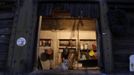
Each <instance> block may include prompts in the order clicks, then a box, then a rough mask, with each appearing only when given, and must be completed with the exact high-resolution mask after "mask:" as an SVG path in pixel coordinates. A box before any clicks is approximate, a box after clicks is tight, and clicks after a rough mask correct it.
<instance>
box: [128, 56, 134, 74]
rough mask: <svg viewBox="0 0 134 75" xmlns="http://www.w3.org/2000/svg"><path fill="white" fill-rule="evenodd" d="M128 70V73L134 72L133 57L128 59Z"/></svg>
mask: <svg viewBox="0 0 134 75" xmlns="http://www.w3.org/2000/svg"><path fill="white" fill-rule="evenodd" d="M129 70H130V72H134V55H130V57H129Z"/></svg>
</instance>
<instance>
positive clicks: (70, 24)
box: [41, 18, 96, 31]
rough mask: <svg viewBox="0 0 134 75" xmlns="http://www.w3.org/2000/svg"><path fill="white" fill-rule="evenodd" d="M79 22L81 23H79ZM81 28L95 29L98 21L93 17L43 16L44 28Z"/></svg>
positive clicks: (86, 29)
mask: <svg viewBox="0 0 134 75" xmlns="http://www.w3.org/2000/svg"><path fill="white" fill-rule="evenodd" d="M78 24H79V25H78ZM78 26H79V30H82V31H95V30H96V22H95V20H91V19H81V20H80V19H78V18H59V19H56V18H55V19H54V18H53V19H52V18H46V19H45V18H43V20H42V27H41V29H42V30H77V27H78Z"/></svg>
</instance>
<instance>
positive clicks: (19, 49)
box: [8, 0, 37, 72]
mask: <svg viewBox="0 0 134 75" xmlns="http://www.w3.org/2000/svg"><path fill="white" fill-rule="evenodd" d="M17 1H18V5H19V7H17V8H18V9H17V14H16V15H15V21H14V26H13V29H12V33H11V39H10V44H9V56H8V68H9V71H10V72H30V71H32V69H33V64H34V63H33V61H34V57H35V58H36V56H34V55H35V54H34V53H35V52H34V51H35V49H36V48H35V44H34V42H35V35H36V33H35V32H36V21H37V2H36V0H17ZM20 1H21V2H20ZM19 3H20V4H19Z"/></svg>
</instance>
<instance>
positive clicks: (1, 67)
mask: <svg viewBox="0 0 134 75" xmlns="http://www.w3.org/2000/svg"><path fill="white" fill-rule="evenodd" d="M3 4H6V3H4V2H3ZM3 7H4V6H3ZM1 8H2V6H1ZM10 8H12V7H10ZM8 9H9V8H7V9H6V8H5V7H4V10H3V9H0V71H5V70H6V69H7V58H8V50H9V40H10V34H11V29H12V25H13V16H14V15H13V12H12V11H8Z"/></svg>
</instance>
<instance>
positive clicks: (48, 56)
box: [37, 10, 99, 70]
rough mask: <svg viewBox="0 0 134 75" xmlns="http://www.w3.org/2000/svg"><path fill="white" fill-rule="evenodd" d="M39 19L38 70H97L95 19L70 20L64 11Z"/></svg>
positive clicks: (57, 11) (69, 16) (71, 18)
mask: <svg viewBox="0 0 134 75" xmlns="http://www.w3.org/2000/svg"><path fill="white" fill-rule="evenodd" d="M39 20H40V21H39V32H38V34H39V36H38V39H39V41H38V45H39V46H38V50H37V57H38V69H41V70H77V69H82V70H83V69H85V70H87V69H96V70H98V69H99V66H98V57H97V43H96V24H97V20H96V19H92V18H88V17H81V16H80V17H72V16H71V15H70V13H69V12H68V11H63V10H55V11H53V14H52V15H51V16H40V17H39Z"/></svg>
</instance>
